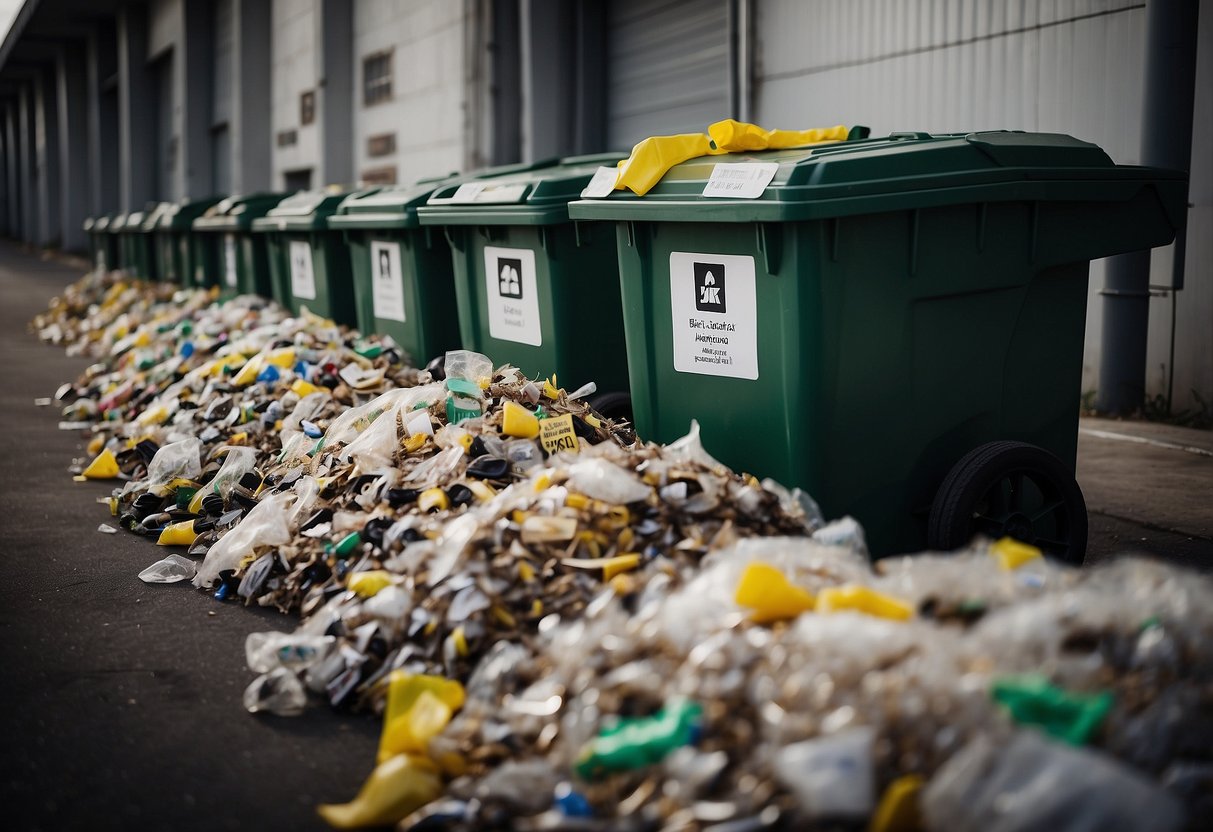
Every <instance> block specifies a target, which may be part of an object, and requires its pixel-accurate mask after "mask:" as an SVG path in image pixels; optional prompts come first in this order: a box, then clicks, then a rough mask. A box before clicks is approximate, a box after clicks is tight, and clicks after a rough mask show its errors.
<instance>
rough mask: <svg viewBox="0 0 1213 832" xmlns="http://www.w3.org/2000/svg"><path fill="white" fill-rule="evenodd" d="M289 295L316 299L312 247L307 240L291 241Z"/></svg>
mask: <svg viewBox="0 0 1213 832" xmlns="http://www.w3.org/2000/svg"><path fill="white" fill-rule="evenodd" d="M290 256H291V295H292V297H295V298H301V299H303V300H315V299H316V276H315V275H314V274H312V247H311V246H310V245H308V242H307V240H291V246H290Z"/></svg>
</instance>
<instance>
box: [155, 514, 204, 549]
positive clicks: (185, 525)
mask: <svg viewBox="0 0 1213 832" xmlns="http://www.w3.org/2000/svg"><path fill="white" fill-rule="evenodd" d="M197 538H198V533H197V532H196V531H194V521H193V520H182V521H181V522H180V523H170V524H169V525H167V526H165V527H164V531H162V532H160V537H159V538H157V539H156V545H157V546H189V545H191V544H192V543H193V542H194V541H195V540H196V539H197Z"/></svg>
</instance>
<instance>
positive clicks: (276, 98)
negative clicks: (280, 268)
mask: <svg viewBox="0 0 1213 832" xmlns="http://www.w3.org/2000/svg"><path fill="white" fill-rule="evenodd" d="M273 3H274V6H273V15H272V18H271V25H270V28H271V38H270V40H271V44H272V46H271V56H272V58H271V61H272V63H271V70H270V75H271V79H272V81H271V99H270V114H271V115H270V128H271V129H270V132H271V141H272V142H273V150H272V167H273V174H274V175H273V182H272V185H273V187H275V188H283V187H285V184H286V174H287V173H288V172H289V171H298V170H303V169H311V170H312V171H313V175H312V184H313V186H316V185H320V184H323V183H322V182H321V181H320V180H319V178H318V177H319V175H320V172H319V167H320V115H319V113H317V114H316V120H315V121H313V122H312V123H311V124H309V125H306V126H303V125H300V123H299V115H300V113H299V96H300V95H301V94H302V93H304V92H305V91H307V90H315V89H316V82H317V78H318V72H317V62H318V56H317V50H316V44H317V26H318V25H319V24H320V21H319V19H318V12H319V9H318V6H319V3H318V2H317V0H273ZM289 130H294V131H296V142H295V143H294V144H292V145H286V146H282V145H280V144H279V136H280V134H282V133H283V132H285V131H289Z"/></svg>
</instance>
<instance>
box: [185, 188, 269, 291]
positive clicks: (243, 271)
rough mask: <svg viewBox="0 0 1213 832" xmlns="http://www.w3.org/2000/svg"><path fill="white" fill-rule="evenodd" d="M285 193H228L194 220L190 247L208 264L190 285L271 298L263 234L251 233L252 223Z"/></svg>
mask: <svg viewBox="0 0 1213 832" xmlns="http://www.w3.org/2000/svg"><path fill="white" fill-rule="evenodd" d="M285 196H286V194H278V193H254V194H243V195H238V196H229V197H228V198H226V199H223V200H220V201H219V202H217V203H216V204H214V205H213V206H211V207H210V209H209V210H207V211H206V213H205V214H203V215H202V216H201V217H199V218H198V219H196V220H194V224H193V228H194V234H193V237H194V246H195V248H196V250H198V251H199V259H200V261H203V262H205V263H207V264H209V269H208V270H202V271H200V273H199V274H197V275H196V276H195V281H194V285H196V286H213V285H216V284H219V285H222V286H223V288H224V290H225V291H228V292H235V293H238V294H242V295H243V294H255V295H262V296H263V297H273V294H274V293H273V284H272V281H271V279H270V265H269V254H268V251H267V243H266V239H265V235H263V234H254V233H253V222H254V221H255V220H257V219H260V218H261V217H264V216H265V214H266V212H268V211H269V210H270V209H272V208H273V207H274V206H276V205H277V204H278V203H280V202H281V201H282V200H283V198H284V197H285Z"/></svg>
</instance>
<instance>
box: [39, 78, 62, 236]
mask: <svg viewBox="0 0 1213 832" xmlns="http://www.w3.org/2000/svg"><path fill="white" fill-rule="evenodd" d="M57 98H58V96H56V95H55V71H54V69H53V68H50V67H48V68H46V69H44V70H42V71H40V72H39V73H38V74H37V76H36V77H35V78H34V109H35V114H34V119H35V122H34V124H35V131H36V136H37V138H36V140H35V165H36V166H37V168H38V234H37V235H36V242H37V244H38V245H40V246H44V247H48V248H51V247H57V246H58V245H59V242H60V238H61V236H62V230H63V229H62V223H61V221H60V216H59V180H60V178H61V177H60V171H59V110H58V107H57V106H56V99H57Z"/></svg>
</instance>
